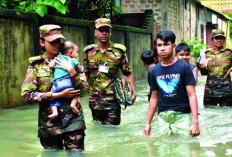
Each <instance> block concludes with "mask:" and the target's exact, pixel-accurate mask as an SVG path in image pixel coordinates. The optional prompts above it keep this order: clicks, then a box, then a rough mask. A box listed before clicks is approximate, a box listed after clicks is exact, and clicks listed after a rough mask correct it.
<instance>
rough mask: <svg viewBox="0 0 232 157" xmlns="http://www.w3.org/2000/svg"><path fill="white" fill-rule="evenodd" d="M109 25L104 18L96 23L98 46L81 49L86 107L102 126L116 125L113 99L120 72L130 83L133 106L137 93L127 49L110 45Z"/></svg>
mask: <svg viewBox="0 0 232 157" xmlns="http://www.w3.org/2000/svg"><path fill="white" fill-rule="evenodd" d="M110 22H111V21H110V20H109V19H107V18H99V19H97V20H95V27H96V29H95V36H96V37H97V38H98V43H96V44H92V45H88V46H87V47H85V48H84V52H85V56H84V68H85V74H86V77H87V80H88V82H89V107H90V109H91V111H92V116H93V120H94V121H97V122H99V123H100V124H104V125H119V124H120V115H121V108H120V105H119V103H118V101H117V99H116V97H115V92H114V85H113V83H114V81H115V79H116V78H117V77H118V73H119V69H121V72H122V73H123V74H124V75H126V76H127V78H128V79H129V81H130V82H131V89H132V93H133V94H132V102H133V103H134V101H135V99H136V93H135V88H134V79H133V75H132V69H131V67H130V66H129V63H128V59H127V55H126V47H125V46H124V45H122V44H116V43H112V42H111V41H110V37H111V28H112V26H111V24H110Z"/></svg>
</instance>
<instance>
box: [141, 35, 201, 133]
mask: <svg viewBox="0 0 232 157" xmlns="http://www.w3.org/2000/svg"><path fill="white" fill-rule="evenodd" d="M175 39H176V36H175V34H174V33H173V32H172V31H161V32H160V33H158V35H157V50H158V55H159V57H160V58H161V62H160V63H159V64H157V65H156V66H154V67H152V68H151V70H150V85H151V91H152V95H151V99H150V103H149V110H148V115H147V120H146V124H145V128H144V132H143V133H144V135H145V136H150V135H151V121H152V118H153V116H154V113H155V111H156V109H157V107H158V113H159V117H158V119H159V124H160V128H159V133H160V135H162V136H165V135H188V134H189V135H191V136H193V137H194V136H198V135H199V134H200V129H199V122H198V104H197V97H196V93H195V79H194V76H193V73H192V70H191V68H190V65H189V64H188V63H186V62H183V61H181V60H177V58H176V57H175V56H174V53H173V49H174V48H175V46H176V44H175ZM190 112H191V113H192V125H191V116H190ZM190 126H191V127H190Z"/></svg>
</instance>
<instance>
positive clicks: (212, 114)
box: [0, 77, 232, 157]
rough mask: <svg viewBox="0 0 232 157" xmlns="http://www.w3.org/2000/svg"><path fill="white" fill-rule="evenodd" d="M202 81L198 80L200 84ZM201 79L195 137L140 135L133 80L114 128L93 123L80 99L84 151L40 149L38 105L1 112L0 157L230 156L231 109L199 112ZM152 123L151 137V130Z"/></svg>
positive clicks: (143, 106)
mask: <svg viewBox="0 0 232 157" xmlns="http://www.w3.org/2000/svg"><path fill="white" fill-rule="evenodd" d="M200 80H201V81H200ZM204 80H205V78H203V77H200V78H199V82H198V85H197V88H196V91H197V96H198V101H199V113H200V115H199V121H200V128H201V135H200V136H199V137H196V138H191V137H189V138H183V137H162V138H161V137H155V136H153V137H152V138H147V137H144V136H143V135H142V131H143V127H144V123H145V119H146V115H147V110H148V103H147V96H146V94H147V82H146V81H139V82H136V90H137V95H138V97H137V100H136V103H135V104H134V106H131V107H128V108H127V109H126V110H123V111H122V123H121V125H120V126H117V127H107V126H99V125H96V124H94V123H93V122H92V119H91V113H90V110H89V109H88V102H87V97H85V98H84V99H83V100H82V106H83V108H84V115H85V119H86V124H87V130H86V139H85V152H82V153H77V152H71V153H69V152H66V151H59V152H54V151H44V150H43V148H42V147H41V145H40V143H39V139H38V138H37V110H38V108H37V105H30V106H24V107H19V108H14V109H7V110H0V157H15V156H17V157H21V156H24V157H27V156H30V157H44V156H45V157H59V156H62V157H63V156H81V157H82V156H83V157H92V156H93V157H98V156H99V157H108V156H109V157H124V156H125V157H132V156H138V157H147V156H148V157H157V156H162V157H167V156H171V157H180V156H184V157H187V156H190V157H202V156H220V157H221V156H232V120H231V119H232V114H231V113H232V108H229V107H223V108H218V107H216V108H204V107H203V104H202V98H203V92H204ZM155 121H156V116H155V117H154V120H153V124H152V125H153V127H154V129H153V130H152V131H153V135H154V132H155V130H156V128H155V126H156V123H155Z"/></svg>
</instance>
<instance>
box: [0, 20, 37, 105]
mask: <svg viewBox="0 0 232 157" xmlns="http://www.w3.org/2000/svg"><path fill="white" fill-rule="evenodd" d="M0 25H1V27H0V40H1V42H0V80H1V81H0V93H1V101H0V107H1V108H6V107H14V106H17V105H16V104H22V98H21V95H20V91H21V88H20V87H21V84H22V78H24V77H25V70H26V68H27V65H26V62H27V58H28V57H30V56H31V53H33V52H32V51H33V48H32V47H33V42H32V41H33V40H31V37H30V35H31V34H32V29H31V28H32V25H31V23H30V22H29V21H26V20H25V21H22V20H18V19H14V20H12V19H7V18H0Z"/></svg>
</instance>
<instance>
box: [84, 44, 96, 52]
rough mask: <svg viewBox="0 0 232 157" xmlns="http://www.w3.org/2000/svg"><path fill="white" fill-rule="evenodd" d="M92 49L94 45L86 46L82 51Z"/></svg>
mask: <svg viewBox="0 0 232 157" xmlns="http://www.w3.org/2000/svg"><path fill="white" fill-rule="evenodd" d="M94 47H95V44H91V45H88V46H86V47H85V48H84V49H83V51H84V52H86V51H88V50H91V49H93V48H94Z"/></svg>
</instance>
